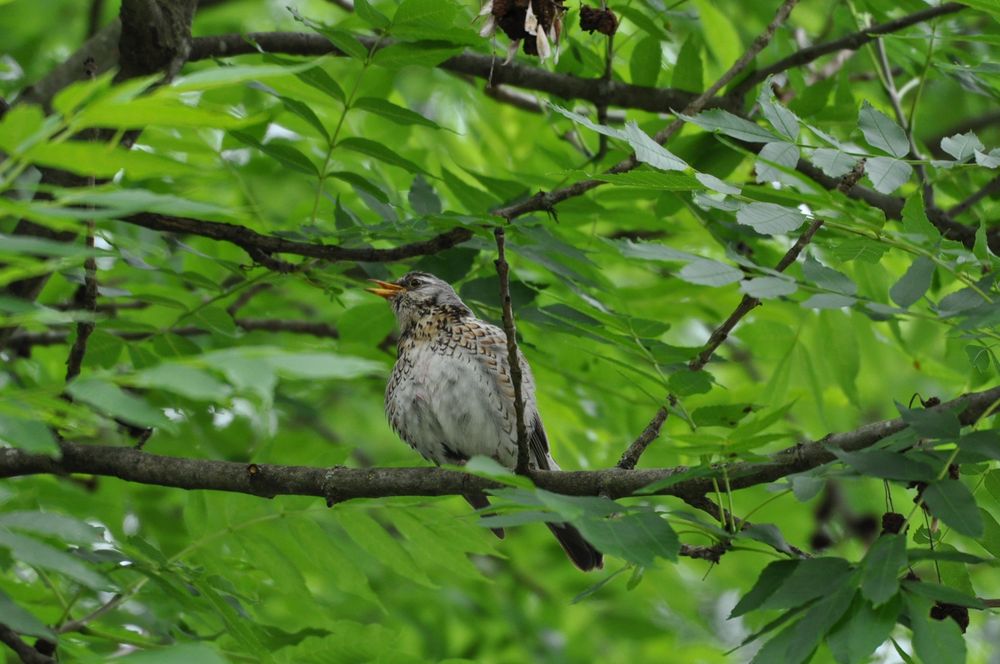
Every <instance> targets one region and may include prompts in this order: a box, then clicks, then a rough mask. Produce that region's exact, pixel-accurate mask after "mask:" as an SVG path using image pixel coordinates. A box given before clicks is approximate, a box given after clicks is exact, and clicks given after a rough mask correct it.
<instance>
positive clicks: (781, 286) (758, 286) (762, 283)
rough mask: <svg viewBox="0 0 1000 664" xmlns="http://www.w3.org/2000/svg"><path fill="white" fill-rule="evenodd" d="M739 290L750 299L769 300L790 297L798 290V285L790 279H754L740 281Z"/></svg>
mask: <svg viewBox="0 0 1000 664" xmlns="http://www.w3.org/2000/svg"><path fill="white" fill-rule="evenodd" d="M740 290H741V291H743V292H744V293H746V294H747V295H749V296H750V297H756V298H760V299H762V300H769V299H773V298H778V297H782V296H785V295H791V294H792V293H794V292H795V291H796V290H798V285H797V284H796V283H795V282H794V281H792V280H791V279H784V278H782V277H754V278H753V279H747V280H745V281H741V282H740Z"/></svg>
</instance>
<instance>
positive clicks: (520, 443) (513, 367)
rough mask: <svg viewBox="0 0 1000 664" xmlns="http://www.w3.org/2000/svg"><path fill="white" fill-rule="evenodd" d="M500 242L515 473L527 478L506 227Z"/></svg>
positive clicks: (500, 228)
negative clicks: (512, 411)
mask: <svg viewBox="0 0 1000 664" xmlns="http://www.w3.org/2000/svg"><path fill="white" fill-rule="evenodd" d="M493 235H494V237H496V241H497V259H496V267H497V276H498V277H499V278H500V305H501V306H502V307H503V331H504V334H506V335H507V366H508V367H509V370H510V380H511V382H512V383H513V384H514V415H515V418H516V421H517V465H516V466H515V471H516V472H517V473H518V474H520V475H526V474H528V472H529V469H530V463H529V459H530V457H529V454H528V431H527V429H526V428H525V426H524V400H523V398H522V390H521V387H522V386H521V360H520V355H519V354H518V351H517V330H516V328H515V327H514V312H513V306H512V303H511V299H510V266H508V265H507V257H506V254H505V251H504V244H505V242H504V230H503V226H497V227H496V229H495V230H494V231H493Z"/></svg>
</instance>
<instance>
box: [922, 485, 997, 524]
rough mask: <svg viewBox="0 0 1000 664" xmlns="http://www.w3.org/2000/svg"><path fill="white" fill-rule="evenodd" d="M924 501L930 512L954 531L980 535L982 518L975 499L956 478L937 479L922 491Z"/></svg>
mask: <svg viewBox="0 0 1000 664" xmlns="http://www.w3.org/2000/svg"><path fill="white" fill-rule="evenodd" d="M923 498H924V503H926V504H927V507H929V508H930V510H931V513H932V514H933V515H934V516H936V517H937V518H939V519H941V520H942V521H944V522H945V524H947V525H948V526H949V527H951V528H954V529H955V532H957V533H961V534H962V535H968V536H969V537H982V535H983V519H982V516H981V515H980V514H979V507H978V506H977V505H976V499H975V497H973V495H972V492H971V491H969V489H968V487H966V486H965V485H964V484H962V483H961V482H960V481H958V480H951V479H944V480H938V481H937V482H933V483H932V484H930V485H928V487H927V488H926V489H924V492H923Z"/></svg>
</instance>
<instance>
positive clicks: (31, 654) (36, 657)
mask: <svg viewBox="0 0 1000 664" xmlns="http://www.w3.org/2000/svg"><path fill="white" fill-rule="evenodd" d="M0 643H4V644H6V645H7V647H8V648H10V649H11V650H13V651H14V653H15V654H16V655H17V656H18V657H19V658H20V659H21V661H22V662H24V664H51V663H52V662H55V661H56V660H54V659H52V658H51V657H49V656H48V655H43V654H42V653H40V652H38V651H37V650H35V649H34V648H32V647H31V646H29V645H28V644H27V643H25V642H24V640H23V639H22V638H21V637H20V636H18V634H17V632H15V631H14V630H12V629H11V628H10V627H8V626H7V625H4V624H3V623H0Z"/></svg>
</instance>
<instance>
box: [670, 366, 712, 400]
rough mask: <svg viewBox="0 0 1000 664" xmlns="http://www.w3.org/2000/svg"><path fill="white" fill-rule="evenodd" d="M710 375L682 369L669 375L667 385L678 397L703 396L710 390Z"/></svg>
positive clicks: (705, 372)
mask: <svg viewBox="0 0 1000 664" xmlns="http://www.w3.org/2000/svg"><path fill="white" fill-rule="evenodd" d="M713 382H714V380H713V379H712V374H710V373H708V372H707V371H705V370H701V371H688V370H687V369H683V370H681V371H678V372H676V373H673V374H670V378H668V379H667V385H668V387H670V389H671V390H672V391H673V392H676V393H677V395H678V396H691V395H693V394H705V393H707V392H710V391H711V390H712V383H713Z"/></svg>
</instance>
